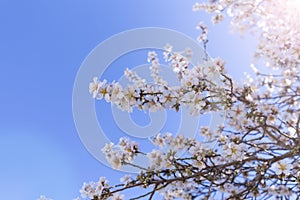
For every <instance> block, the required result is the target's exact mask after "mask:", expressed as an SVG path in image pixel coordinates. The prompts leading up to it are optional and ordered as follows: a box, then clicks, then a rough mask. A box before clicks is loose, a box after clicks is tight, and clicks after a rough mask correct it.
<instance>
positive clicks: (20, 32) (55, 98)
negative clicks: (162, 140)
mask: <svg viewBox="0 0 300 200" xmlns="http://www.w3.org/2000/svg"><path fill="white" fill-rule="evenodd" d="M193 3H194V0H185V1H178V0H173V1H171V0H165V1H159V0H152V1H139V0H128V1H116V0H110V1H97V0H72V1H71V0H62V1H57V0H56V1H49V0H40V1H37V0H35V1H34V0H27V1H14V0H2V1H0V24H1V31H0V36H1V37H0V55H1V59H0V91H1V94H0V96H1V98H0V113H1V114H0V158H1V164H0V177H1V178H0V188H1V190H0V195H1V198H2V199H13V200H15V199H16V200H18V199H26V200H27V199H28V200H30V199H36V198H38V197H39V195H40V194H45V195H47V196H49V197H51V198H53V199H57V200H59V199H71V198H73V197H76V196H78V195H79V192H78V190H79V188H80V187H81V185H82V183H83V182H84V181H89V180H97V179H98V177H100V176H103V175H105V176H107V177H108V178H109V179H111V180H112V182H116V181H117V180H119V178H120V177H121V176H122V175H123V173H120V172H116V171H114V170H111V169H110V168H108V167H106V166H104V165H102V164H101V163H100V162H98V161H97V160H96V159H95V158H93V156H92V155H90V154H89V153H88V151H87V150H86V149H85V147H84V145H83V144H82V143H81V141H80V139H79V137H78V134H77V131H76V128H75V125H74V122H73V116H72V91H73V84H74V80H75V77H76V73H77V71H78V70H79V67H80V66H81V63H82V62H83V61H84V59H85V58H86V56H87V55H88V54H89V53H90V52H91V51H92V49H93V48H95V47H96V46H97V45H98V44H99V43H101V42H102V41H104V40H105V39H107V38H109V37H110V36H112V35H114V34H117V33H120V32H122V31H126V30H129V29H133V28H142V27H162V28H169V29H173V30H176V31H179V32H182V33H184V34H186V35H187V36H189V37H192V38H196V37H197V35H198V31H197V30H196V29H195V28H194V27H195V26H196V25H197V23H198V21H199V20H203V21H205V22H207V23H209V18H208V17H207V15H204V14H200V13H194V12H192V5H193ZM212 28H213V29H212V30H210V32H209V33H210V35H209V37H210V44H209V49H208V51H209V53H210V55H211V56H221V57H223V58H225V59H226V60H228V62H227V64H228V66H230V68H229V72H230V73H232V74H233V76H235V77H238V78H240V77H241V76H240V75H241V74H242V72H243V71H245V70H246V69H245V68H244V66H247V65H249V63H250V62H251V57H250V56H251V55H250V54H249V49H252V48H253V45H254V44H253V41H251V40H249V39H248V38H247V39H246V40H241V39H240V37H239V36H238V35H230V34H229V30H228V24H226V23H224V24H222V25H220V26H214V27H212ZM145 55H146V53H144V52H141V53H140V54H138V55H137V56H145ZM103 56H105V55H103ZM130 59H134V58H133V57H132V56H129V57H128V58H127V60H126V59H123V60H124V62H125V63H124V65H130V63H132V62H131V61H130ZM137 59H139V60H140V59H143V58H141V57H138V58H137ZM123 60H122V62H123ZM144 60H145V61H146V57H145V58H144ZM119 63H120V62H119ZM145 63H146V62H145ZM133 67H134V66H133ZM114 70H118V69H114ZM116 72H118V71H116ZM118 73H119V72H118ZM108 76H109V75H108ZM107 78H108V79H109V77H107ZM91 79H92V77H91ZM106 106H108V107H107V108H110V107H109V105H108V104H107V105H106ZM105 112H109V110H108V111H105ZM107 115H109V113H107ZM144 120H147V119H146V118H144ZM110 121H111V120H109V119H108V125H110V124H109V123H113V122H110ZM104 123H106V122H104ZM112 126H113V124H112ZM116 130H117V129H116ZM121 134H122V133H118V134H117V136H119V135H121ZM112 138H114V139H116V138H117V137H116V136H113V137H112Z"/></svg>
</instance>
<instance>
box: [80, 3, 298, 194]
mask: <svg viewBox="0 0 300 200" xmlns="http://www.w3.org/2000/svg"><path fill="white" fill-rule="evenodd" d="M299 9H300V6H299V7H298V10H297V2H296V1H294V0H211V1H210V2H208V3H196V4H195V5H194V7H193V10H194V11H198V10H205V11H207V12H209V13H211V14H212V21H213V23H219V22H220V21H222V19H223V18H224V17H229V18H231V24H232V26H233V28H234V29H235V30H238V31H240V32H245V31H252V32H254V33H255V36H256V37H257V39H258V46H257V49H256V51H255V54H254V56H255V58H256V60H257V62H256V63H254V64H252V65H251V67H252V69H253V70H254V72H255V73H254V74H255V75H252V76H250V75H249V76H247V81H245V82H244V83H238V82H236V81H234V80H233V79H232V78H231V77H230V75H228V74H227V73H226V71H225V62H224V61H223V60H222V59H220V58H214V59H208V58H206V59H205V61H204V63H203V64H200V65H197V66H193V67H192V66H191V64H190V60H191V52H190V51H186V52H185V53H178V52H173V51H172V46H171V45H167V46H166V47H165V51H164V54H163V55H164V58H165V60H166V62H168V63H169V64H170V67H171V68H172V69H173V71H174V73H176V74H177V75H178V79H179V80H180V85H178V86H170V85H168V83H167V82H166V81H165V80H164V79H163V77H161V76H160V75H159V60H158V57H157V54H156V53H155V52H149V56H148V61H149V62H150V63H151V67H150V73H151V76H152V77H153V82H151V83H149V82H146V81H145V80H144V79H142V78H141V77H139V76H138V74H136V73H135V72H133V71H131V70H129V69H127V70H126V71H125V75H126V77H127V78H128V80H129V81H130V82H131V84H129V85H127V86H122V85H120V84H119V83H118V82H113V83H107V82H106V81H105V80H103V81H100V80H98V78H94V80H93V82H92V83H91V84H90V88H89V89H90V93H91V94H92V96H93V97H94V98H96V99H98V100H101V99H105V100H106V101H107V102H110V103H112V104H114V105H116V106H117V107H118V108H120V109H121V110H123V111H128V112H131V111H132V109H133V108H137V109H140V110H144V111H145V110H150V111H151V112H155V111H157V110H162V109H174V110H176V111H178V110H179V109H180V108H181V107H187V108H188V109H189V110H190V113H191V115H194V116H199V115H202V114H205V113H212V112H221V113H222V115H223V116H224V119H225V121H224V123H223V124H219V128H218V130H210V129H209V128H208V127H202V128H201V129H200V133H199V134H200V135H201V136H203V137H204V138H205V139H203V140H196V139H195V138H186V137H184V136H183V135H176V136H173V135H172V134H171V133H165V134H157V135H156V136H155V137H153V140H152V142H153V144H154V145H155V146H156V147H155V149H153V150H152V151H151V152H148V153H147V152H143V148H142V147H140V146H139V145H138V144H137V143H136V142H134V141H130V140H129V139H127V138H121V139H120V141H119V143H118V144H113V143H110V144H106V146H105V147H103V149H102V152H103V153H104V154H105V155H106V158H107V160H108V162H109V163H110V164H111V165H112V167H113V168H116V169H121V168H122V167H123V166H124V165H131V166H133V167H136V168H138V169H139V170H140V173H139V174H137V175H136V176H125V177H123V178H122V179H121V182H122V183H120V184H118V185H109V184H108V181H107V180H106V178H104V177H101V178H100V180H99V181H98V182H89V183H84V185H83V187H82V188H81V190H80V193H81V196H82V198H86V199H93V200H99V199H115V200H117V199H124V198H125V197H124V195H123V194H122V192H123V191H125V190H130V189H132V188H141V189H140V190H139V191H141V194H137V195H136V196H135V197H130V198H132V199H139V198H145V197H146V198H147V199H153V198H155V199H156V198H158V197H157V196H156V195H157V194H156V193H159V194H161V195H162V196H163V198H164V199H274V198H279V199H300V160H299V158H300V126H299V124H300V75H299V69H300V21H299V17H300V13H299ZM198 28H199V29H200V30H201V31H202V34H201V35H200V37H199V38H198V39H199V41H200V42H201V43H202V44H203V45H204V49H205V50H206V45H207V44H208V39H207V28H206V27H205V25H203V24H202V23H200V24H199V26H198ZM99 150H100V147H99ZM182 151H185V153H183V154H179V153H178V152H182ZM139 154H142V155H145V156H147V158H148V159H149V163H150V164H149V166H147V167H145V166H138V165H135V164H134V163H133V161H134V159H135V157H136V156H137V155H139ZM143 188H144V189H143ZM128 198H129V197H126V199H128ZM77 199H80V198H77Z"/></svg>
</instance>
